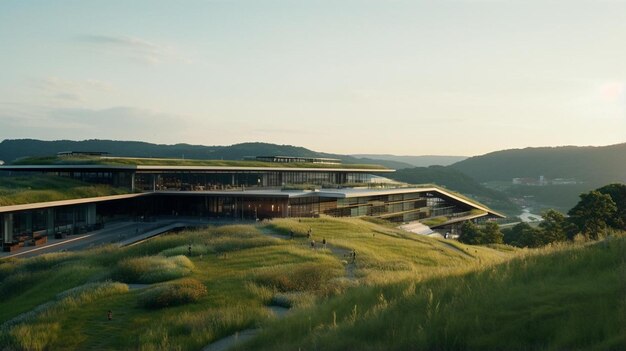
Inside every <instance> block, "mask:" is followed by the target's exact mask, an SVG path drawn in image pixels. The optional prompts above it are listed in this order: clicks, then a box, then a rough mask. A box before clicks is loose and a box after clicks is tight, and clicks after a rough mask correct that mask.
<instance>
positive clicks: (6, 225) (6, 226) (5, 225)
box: [2, 213, 13, 243]
mask: <svg viewBox="0 0 626 351" xmlns="http://www.w3.org/2000/svg"><path fill="white" fill-rule="evenodd" d="M2 232H3V234H4V237H3V239H4V242H5V243H12V242H13V213H5V214H4V215H3V216H2Z"/></svg>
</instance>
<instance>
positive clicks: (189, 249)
mask: <svg viewBox="0 0 626 351" xmlns="http://www.w3.org/2000/svg"><path fill="white" fill-rule="evenodd" d="M187 252H188V255H187V256H191V244H189V247H187Z"/></svg>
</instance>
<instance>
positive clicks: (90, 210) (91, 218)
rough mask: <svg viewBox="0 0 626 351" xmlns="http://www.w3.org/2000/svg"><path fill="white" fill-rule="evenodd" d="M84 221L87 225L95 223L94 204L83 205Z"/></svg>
mask: <svg viewBox="0 0 626 351" xmlns="http://www.w3.org/2000/svg"><path fill="white" fill-rule="evenodd" d="M85 222H86V224H87V225H88V226H92V225H95V224H96V204H87V205H85Z"/></svg>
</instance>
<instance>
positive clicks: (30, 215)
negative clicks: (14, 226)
mask: <svg viewBox="0 0 626 351" xmlns="http://www.w3.org/2000/svg"><path fill="white" fill-rule="evenodd" d="M24 217H26V231H27V232H29V233H32V232H33V213H32V212H31V211H29V212H26V213H24Z"/></svg>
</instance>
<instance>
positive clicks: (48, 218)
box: [46, 208, 54, 235]
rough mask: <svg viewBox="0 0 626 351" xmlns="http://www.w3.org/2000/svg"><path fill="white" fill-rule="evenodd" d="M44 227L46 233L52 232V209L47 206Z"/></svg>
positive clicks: (50, 233)
mask: <svg viewBox="0 0 626 351" xmlns="http://www.w3.org/2000/svg"><path fill="white" fill-rule="evenodd" d="M46 229H47V232H48V235H52V234H54V209H53V208H49V209H47V210H46Z"/></svg>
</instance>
